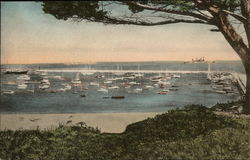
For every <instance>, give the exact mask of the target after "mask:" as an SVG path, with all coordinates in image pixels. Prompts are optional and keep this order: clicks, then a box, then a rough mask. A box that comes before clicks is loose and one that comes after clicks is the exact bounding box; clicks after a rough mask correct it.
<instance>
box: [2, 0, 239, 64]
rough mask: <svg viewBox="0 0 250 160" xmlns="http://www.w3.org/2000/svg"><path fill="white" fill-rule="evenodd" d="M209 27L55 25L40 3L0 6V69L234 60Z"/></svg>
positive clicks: (95, 24) (221, 39) (235, 58)
mask: <svg viewBox="0 0 250 160" xmlns="http://www.w3.org/2000/svg"><path fill="white" fill-rule="evenodd" d="M211 28H213V27H212V26H207V25H199V24H171V25H164V26H151V27H147V26H133V25H103V24H102V23H95V22H80V23H76V22H72V21H63V20H57V19H55V18H54V17H53V16H52V15H49V14H44V13H43V11H42V6H41V5H40V3H36V2H1V64H6V63H7V64H26V63H95V62H100V61H102V62H103V61H105V62H107V61H123V62H124V61H129V62H130V61H188V60H191V59H192V58H197V57H205V58H206V59H207V60H239V57H238V56H237V54H236V53H235V52H234V50H233V49H232V48H231V47H230V46H229V44H228V43H227V41H226V40H225V39H224V37H223V36H222V35H221V33H217V32H210V31H209V30H210V29H211Z"/></svg>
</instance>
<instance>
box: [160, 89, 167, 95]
mask: <svg viewBox="0 0 250 160" xmlns="http://www.w3.org/2000/svg"><path fill="white" fill-rule="evenodd" d="M168 92H169V90H162V91H160V92H158V94H160V95H165V94H167V93H168Z"/></svg>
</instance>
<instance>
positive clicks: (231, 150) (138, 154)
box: [0, 105, 250, 160]
mask: <svg viewBox="0 0 250 160" xmlns="http://www.w3.org/2000/svg"><path fill="white" fill-rule="evenodd" d="M223 107H224V106H223ZM214 109H215V108H213V109H207V108H205V107H203V106H194V105H193V106H188V107H186V108H185V109H182V110H173V111H170V112H168V113H165V114H161V115H157V116H156V117H154V118H148V119H146V120H143V121H140V122H137V123H133V124H130V125H128V126H127V128H126V130H125V131H124V132H123V133H120V134H108V133H101V132H100V131H99V130H98V129H95V128H91V127H87V126H86V125H85V124H80V125H79V126H60V127H59V128H57V129H55V130H32V131H2V132H0V157H1V158H2V159H15V160H18V159H20V160H23V159H25V160H29V159H32V160H33V159H39V160H41V159H44V160H52V159H53V160H54V159H58V160H77V159H83V160H151V159H152V160H156V159H157V160H158V159H159V160H160V159H161V160H165V159H185V160H186V159H197V160H198V159H199V160H200V159H248V158H250V119H248V118H233V117H228V116H222V115H217V114H214V112H213V111H212V110H214Z"/></svg>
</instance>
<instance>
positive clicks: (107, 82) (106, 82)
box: [103, 80, 113, 84]
mask: <svg viewBox="0 0 250 160" xmlns="http://www.w3.org/2000/svg"><path fill="white" fill-rule="evenodd" d="M103 83H104V84H112V83H113V82H112V81H109V80H108V81H104V82H103Z"/></svg>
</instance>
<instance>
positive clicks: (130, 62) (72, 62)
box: [1, 59, 241, 65]
mask: <svg viewBox="0 0 250 160" xmlns="http://www.w3.org/2000/svg"><path fill="white" fill-rule="evenodd" d="M215 61H241V60H237V59H235V60H209V61H205V62H215ZM145 62H191V61H185V60H163V61H160V60H156V61H96V62H42V63H1V65H9V64H10V65H18V64H97V63H145Z"/></svg>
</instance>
